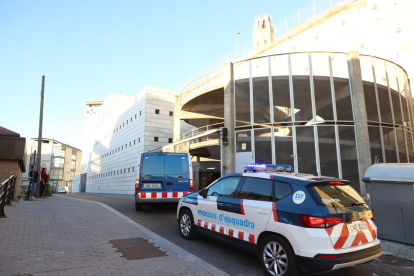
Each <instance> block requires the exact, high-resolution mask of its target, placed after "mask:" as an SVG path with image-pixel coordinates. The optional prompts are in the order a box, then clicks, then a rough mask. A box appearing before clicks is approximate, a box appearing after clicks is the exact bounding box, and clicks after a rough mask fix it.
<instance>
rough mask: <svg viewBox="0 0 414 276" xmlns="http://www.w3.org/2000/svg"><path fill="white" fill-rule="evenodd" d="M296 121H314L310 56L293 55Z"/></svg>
mask: <svg viewBox="0 0 414 276" xmlns="http://www.w3.org/2000/svg"><path fill="white" fill-rule="evenodd" d="M291 59H292V79H293V95H294V107H295V121H305V122H309V121H311V120H313V114H312V104H311V103H312V98H311V89H310V77H309V57H308V54H292V55H291Z"/></svg>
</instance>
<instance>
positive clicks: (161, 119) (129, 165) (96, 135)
mask: <svg viewBox="0 0 414 276" xmlns="http://www.w3.org/2000/svg"><path fill="white" fill-rule="evenodd" d="M177 94H178V93H177V92H175V91H171V90H166V89H160V88H155V87H149V86H146V87H144V89H142V90H141V91H140V92H139V93H138V94H137V95H136V96H134V97H131V98H130V99H128V101H126V102H124V103H123V104H122V108H120V109H119V112H118V113H113V115H111V116H109V117H107V118H106V120H105V121H102V117H103V116H105V115H101V114H97V115H98V116H96V118H97V120H96V122H95V123H96V124H98V125H99V127H97V128H96V129H95V130H94V131H92V132H91V134H90V135H91V137H93V139H92V140H93V142H92V143H93V144H95V146H93V147H91V148H92V149H91V151H90V153H89V154H85V156H87V155H88V156H89V159H88V162H87V163H88V169H87V173H88V175H87V180H86V192H92V193H113V194H133V193H134V185H135V176H136V167H135V166H136V164H137V156H138V153H140V152H145V151H148V150H152V149H155V148H159V147H162V146H164V145H166V144H168V138H172V137H173V119H174V117H173V116H169V111H174V96H175V95H177ZM112 96H113V95H111V96H110V97H108V99H107V100H106V101H105V103H104V104H103V105H102V108H101V110H100V112H103V110H105V109H104V106H105V105H114V103H113V101H115V100H116V97H112ZM155 109H159V110H160V114H155ZM105 112H107V111H105ZM117 128H118V130H116V129H117ZM114 130H115V133H114V132H113V131H114ZM154 137H159V142H154ZM89 140H91V139H90V138H89ZM118 149H119V150H118ZM114 151H116V152H114ZM106 154H108V155H107V156H105V155H106ZM102 174H103V175H102Z"/></svg>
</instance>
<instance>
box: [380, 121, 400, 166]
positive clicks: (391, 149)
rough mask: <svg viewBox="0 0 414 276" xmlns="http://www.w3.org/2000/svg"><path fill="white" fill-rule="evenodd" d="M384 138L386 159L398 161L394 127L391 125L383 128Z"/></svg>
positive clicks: (389, 161) (388, 161)
mask: <svg viewBox="0 0 414 276" xmlns="http://www.w3.org/2000/svg"><path fill="white" fill-rule="evenodd" d="M382 135H383V140H384V149H385V160H386V162H387V163H397V150H396V148H395V133H394V129H392V128H389V127H383V128H382Z"/></svg>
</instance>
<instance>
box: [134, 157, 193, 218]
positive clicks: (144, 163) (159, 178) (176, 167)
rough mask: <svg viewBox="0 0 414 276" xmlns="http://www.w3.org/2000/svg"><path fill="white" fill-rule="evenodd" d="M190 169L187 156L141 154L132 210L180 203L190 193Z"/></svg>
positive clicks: (191, 175) (191, 178)
mask: <svg viewBox="0 0 414 276" xmlns="http://www.w3.org/2000/svg"><path fill="white" fill-rule="evenodd" d="M193 189H194V186H193V170H192V166H191V159H190V155H189V154H188V153H166V152H154V153H140V154H139V156H138V165H137V177H136V180H135V209H136V210H137V211H142V209H143V205H144V204H151V203H160V202H177V203H178V202H179V201H180V199H181V197H182V196H184V195H186V194H188V193H190V192H192V191H193Z"/></svg>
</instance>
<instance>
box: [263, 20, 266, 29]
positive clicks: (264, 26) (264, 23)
mask: <svg viewBox="0 0 414 276" xmlns="http://www.w3.org/2000/svg"><path fill="white" fill-rule="evenodd" d="M263 28H266V21H265V20H263Z"/></svg>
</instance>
